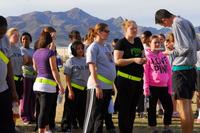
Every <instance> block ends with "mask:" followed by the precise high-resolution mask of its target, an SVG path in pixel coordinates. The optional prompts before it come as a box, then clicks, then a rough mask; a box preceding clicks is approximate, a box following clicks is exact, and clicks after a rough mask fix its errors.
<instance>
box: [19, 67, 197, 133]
mask: <svg viewBox="0 0 200 133" xmlns="http://www.w3.org/2000/svg"><path fill="white" fill-rule="evenodd" d="M60 74H61V80H62V81H63V85H64V86H65V82H64V81H65V78H64V75H63V69H61V72H60ZM194 98H195V97H194ZM63 103H64V99H63V101H62V103H61V104H58V106H57V112H56V124H57V127H58V129H59V130H60V121H61V117H62V114H63ZM195 109H196V107H195V103H193V110H195ZM113 122H114V124H115V127H116V128H118V119H117V114H115V115H113ZM16 125H17V127H19V128H20V130H21V131H22V133H34V128H35V124H30V125H24V124H23V123H22V121H21V120H20V119H18V120H17V123H16ZM157 127H158V129H159V130H160V131H162V129H163V125H162V118H161V117H159V118H157ZM171 128H172V130H173V131H174V133H180V132H181V128H180V121H179V119H178V118H173V121H172V125H171ZM117 130H118V129H117ZM149 131H150V130H149V128H148V124H147V118H138V117H136V119H135V124H134V133H149ZM58 133H59V132H58ZM73 133H81V131H80V130H73ZM193 133H200V124H198V123H196V122H195V123H194V132H193Z"/></svg>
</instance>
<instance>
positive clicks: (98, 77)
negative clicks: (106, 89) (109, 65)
mask: <svg viewBox="0 0 200 133" xmlns="http://www.w3.org/2000/svg"><path fill="white" fill-rule="evenodd" d="M97 79H98V80H100V81H102V82H104V83H106V84H113V81H112V80H109V79H107V78H106V77H104V76H102V75H100V74H97Z"/></svg>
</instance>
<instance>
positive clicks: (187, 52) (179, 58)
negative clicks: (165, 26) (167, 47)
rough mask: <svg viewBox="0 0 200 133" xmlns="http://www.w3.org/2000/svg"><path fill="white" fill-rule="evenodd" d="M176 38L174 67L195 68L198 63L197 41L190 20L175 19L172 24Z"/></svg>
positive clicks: (173, 52)
mask: <svg viewBox="0 0 200 133" xmlns="http://www.w3.org/2000/svg"><path fill="white" fill-rule="evenodd" d="M172 32H173V34H174V38H175V44H174V48H175V49H174V50H173V51H172V54H173V55H175V57H176V58H175V59H174V62H173V65H174V66H182V65H183V66H194V65H195V64H196V62H197V39H196V34H195V30H194V27H193V25H192V24H191V22H189V21H188V20H186V19H184V18H181V17H175V18H174V20H173V24H172Z"/></svg>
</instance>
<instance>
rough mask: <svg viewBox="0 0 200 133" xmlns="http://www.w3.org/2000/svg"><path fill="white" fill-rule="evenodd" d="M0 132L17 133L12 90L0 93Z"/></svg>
mask: <svg viewBox="0 0 200 133" xmlns="http://www.w3.org/2000/svg"><path fill="white" fill-rule="evenodd" d="M0 132H1V133H15V124H14V121H13V113H12V100H11V93H10V90H9V89H7V90H5V91H3V92H0Z"/></svg>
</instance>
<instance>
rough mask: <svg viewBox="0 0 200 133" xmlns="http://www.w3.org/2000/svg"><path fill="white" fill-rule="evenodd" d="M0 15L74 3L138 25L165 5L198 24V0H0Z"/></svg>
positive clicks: (62, 7) (99, 14)
mask: <svg viewBox="0 0 200 133" xmlns="http://www.w3.org/2000/svg"><path fill="white" fill-rule="evenodd" d="M0 3H1V4H0V15H3V16H6V17H7V16H17V15H21V14H24V13H29V12H32V11H47V10H48V11H55V12H62V11H63V12H64V11H67V10H70V9H72V8H74V7H78V8H80V9H82V10H84V11H85V12H87V13H89V14H91V15H93V16H96V17H98V18H101V19H104V20H106V19H109V18H111V17H115V18H116V17H119V16H121V17H123V18H127V19H133V20H135V21H136V22H137V24H138V25H141V26H153V27H159V26H158V25H155V24H154V14H155V11H156V10H158V9H160V8H165V9H168V10H169V11H171V12H172V13H173V14H175V15H180V16H182V17H184V18H187V19H189V20H190V21H191V22H192V23H193V24H194V26H200V8H199V5H200V1H199V0H0Z"/></svg>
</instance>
